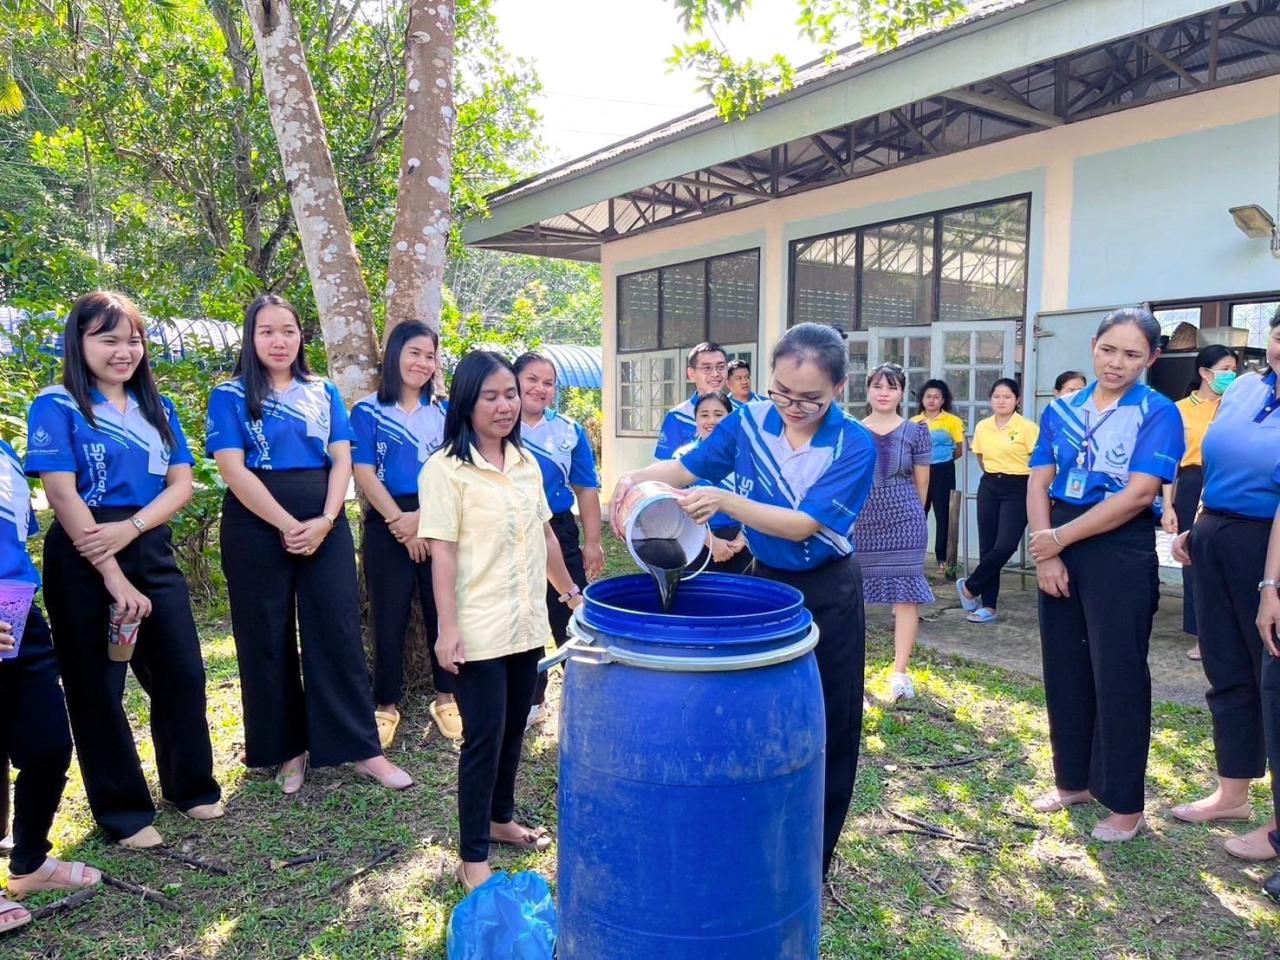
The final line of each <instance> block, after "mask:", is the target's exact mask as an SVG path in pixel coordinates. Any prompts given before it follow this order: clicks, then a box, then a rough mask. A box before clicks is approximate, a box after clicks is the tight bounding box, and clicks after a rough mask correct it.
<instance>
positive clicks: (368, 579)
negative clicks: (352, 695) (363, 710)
mask: <svg viewBox="0 0 1280 960" xmlns="http://www.w3.org/2000/svg"><path fill="white" fill-rule="evenodd" d="M395 501H396V506H398V507H399V508H400V509H401V510H403V511H404V512H405V513H409V512H411V511H414V510H417V509H418V498H417V496H416V495H413V494H410V495H408V496H403V497H396V498H395ZM361 553H362V555H363V557H364V580H365V585H366V587H367V588H368V591H369V618H370V620H371V621H372V624H373V702H374V703H399V702H400V699H401V697H403V696H404V646H405V643H406V641H407V640H408V636H407V634H408V631H409V618H410V615H411V614H412V612H413V596H414V593H415V592H416V593H417V595H418V602H419V604H421V607H422V623H423V626H424V627H425V628H426V640H427V652H428V655H429V656H430V657H431V681H432V685H433V686H434V687H435V690H436V693H453V692H454V677H453V674H452V673H450V672H449V671H448V670H442V669H440V663H439V661H437V660H436V648H435V643H436V636H437V634H438V632H439V631H438V629H437V627H438V624H437V622H436V595H435V593H434V591H433V590H432V589H431V561H430V560H427V561H425V562H423V563H414V562H413V558H412V557H410V556H409V551H408V550H406V549H405V547H404V544H402V543H397V542H396V538H395V537H393V536H392V535H391V528H390V527H388V526H387V522H386V520H384V519H383V517H382V514H380V513H378V511H377V510H374V509H373V508H372V507H369V508H368V509H366V510H365V513H364V537H363V539H362V541H361Z"/></svg>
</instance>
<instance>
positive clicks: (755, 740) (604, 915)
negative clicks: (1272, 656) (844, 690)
mask: <svg viewBox="0 0 1280 960" xmlns="http://www.w3.org/2000/svg"><path fill="white" fill-rule="evenodd" d="M572 632H573V635H574V639H573V640H572V641H571V642H570V644H569V645H568V646H569V647H571V654H570V656H569V659H567V660H566V669H565V679H564V693H563V702H562V707H561V720H560V784H559V803H560V809H559V829H558V834H559V841H558V842H559V872H558V896H559V900H560V935H559V940H558V942H557V950H558V953H557V956H558V957H559V958H560V960H790V958H796V960H801V958H803V960H814V958H816V957H817V956H818V932H819V923H820V919H821V908H822V806H823V805H822V792H823V752H824V750H825V747H826V727H825V722H824V717H823V705H822V688H821V685H820V683H819V680H818V667H817V663H816V661H815V660H814V656H813V653H812V650H813V647H814V644H815V643H816V642H817V631H816V628H815V627H814V625H813V618H812V616H811V615H810V614H809V612H808V611H807V610H806V609H805V608H804V602H803V599H802V597H801V595H800V592H799V591H798V590H795V589H793V588H792V587H789V586H786V585H785V584H780V583H774V582H772V581H769V580H761V579H757V578H754V577H744V576H734V575H727V574H703V575H702V576H700V577H698V578H696V579H693V580H690V581H688V582H686V583H684V584H682V585H681V589H680V594H679V597H678V599H677V602H676V605H675V607H674V608H673V609H672V610H671V611H670V612H669V613H663V612H662V610H661V606H660V604H659V602H658V596H657V590H656V589H655V585H654V583H653V581H652V580H651V579H650V578H649V577H648V576H645V575H635V576H626V577H615V578H612V579H609V580H601V581H598V582H596V583H593V584H592V585H591V586H589V587H588V588H587V590H586V603H585V605H584V606H583V607H582V608H581V610H580V611H579V614H578V616H577V617H575V620H574V623H573V626H572Z"/></svg>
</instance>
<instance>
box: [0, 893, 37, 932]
mask: <svg viewBox="0 0 1280 960" xmlns="http://www.w3.org/2000/svg"><path fill="white" fill-rule="evenodd" d="M15 910H22V911H24V912H25V913H26V916H25V917H19V918H18V919H17V920H6V919H5V917H7V916H8V915H9V914H11V913H13V912H14V911H15ZM30 922H31V911H30V910H27V908H26V907H24V906H23V905H22V904H20V903H14V902H13V901H12V900H6V899H5V898H4V897H0V936H3V935H4V934H6V933H12V932H13V931H14V930H17V929H19V928H20V927H25V926H26V925H27V924H28V923H30Z"/></svg>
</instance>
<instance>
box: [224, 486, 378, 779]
mask: <svg viewBox="0 0 1280 960" xmlns="http://www.w3.org/2000/svg"><path fill="white" fill-rule="evenodd" d="M255 473H256V474H257V476H258V478H259V479H260V480H261V481H262V482H263V483H264V484H266V486H267V489H268V490H270V491H271V495H272V496H273V497H275V499H276V501H277V502H278V503H279V504H280V505H281V506H282V507H284V508H285V509H286V510H288V511H289V513H291V514H292V515H293V516H295V517H297V518H299V519H306V520H309V519H311V518H312V517H318V516H320V514H322V513H323V512H324V501H325V496H326V495H327V491H328V484H329V472H328V471H327V470H262V471H255ZM219 539H220V543H221V546H222V570H223V573H225V574H226V577H227V594H228V597H229V599H230V601H231V627H232V630H233V631H234V633H235V639H236V657H237V659H238V660H239V663H240V693H241V697H242V700H243V704H244V740H245V757H246V759H247V762H248V764H249V766H251V767H270V766H276V765H278V764H281V763H284V762H285V761H286V760H289V759H291V758H293V757H296V756H298V755H299V754H301V753H303V752H304V751H307V752H309V753H310V763H311V765H312V766H315V767H326V766H334V765H336V764H339V763H350V762H352V761H355V760H368V759H369V758H370V757H376V756H378V755H380V754H381V753H382V747H381V746H380V744H379V743H378V731H377V727H376V726H375V725H374V722H373V703H372V702H371V698H370V690H369V673H368V669H367V668H366V666H365V661H364V649H363V647H362V645H361V642H360V595H359V593H360V592H359V588H358V586H357V583H356V555H355V544H354V541H353V540H352V538H351V528H350V527H349V526H348V525H347V517H346V514H344V513H339V514H338V522H337V523H336V524H335V525H334V528H333V530H332V532H330V534H329V535H328V536H327V537H325V539H324V542H323V543H322V544H321V546H320V549H318V550H317V551H316V552H315V553H314V554H312V555H311V556H309V557H302V556H297V555H295V554H292V553H288V552H286V551H285V549H284V540H283V538H282V537H281V535H280V532H279V531H278V530H276V528H275V527H273V526H271V525H270V524H268V523H266V522H264V521H263V520H260V519H259V518H258V517H257V516H255V515H254V514H253V513H251V512H250V511H249V509H248V508H247V507H245V506H244V505H243V504H241V503H240V501H239V500H237V499H236V498H235V495H234V494H232V493H231V491H230V490H228V491H227V495H226V499H225V500H224V501H223V503H222V528H221V531H220V537H219ZM402 549H403V548H402ZM299 647H301V657H299ZM304 684H305V687H306V693H305V694H304V693H303V686H304Z"/></svg>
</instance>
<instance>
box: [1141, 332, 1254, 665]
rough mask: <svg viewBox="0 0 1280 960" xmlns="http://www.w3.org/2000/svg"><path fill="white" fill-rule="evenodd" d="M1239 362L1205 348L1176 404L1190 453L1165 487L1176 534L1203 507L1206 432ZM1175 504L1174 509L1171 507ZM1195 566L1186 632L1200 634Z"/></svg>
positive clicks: (1185, 587)
mask: <svg viewBox="0 0 1280 960" xmlns="http://www.w3.org/2000/svg"><path fill="white" fill-rule="evenodd" d="M1238 366H1239V362H1238V361H1237V360H1236V355H1235V354H1234V353H1232V352H1231V351H1230V350H1228V349H1227V348H1226V347H1224V346H1222V345H1221V344H1217V343H1215V344H1213V345H1212V346H1208V347H1205V348H1204V349H1203V350H1201V351H1200V352H1199V353H1197V354H1196V378H1195V380H1193V381H1192V382H1191V392H1190V393H1188V394H1187V396H1186V397H1184V398H1183V399H1181V400H1179V401H1178V402H1177V404H1176V406H1177V408H1178V413H1179V414H1181V415H1182V427H1183V429H1184V430H1185V431H1186V437H1187V452H1186V453H1185V454H1184V455H1183V457H1182V463H1180V464H1178V479H1177V480H1175V481H1174V482H1173V483H1172V484H1170V485H1169V486H1167V487H1166V488H1165V490H1164V504H1165V510H1164V514H1163V516H1162V517H1161V518H1160V525H1161V526H1162V527H1164V529H1165V530H1166V531H1168V532H1169V533H1172V534H1175V535H1176V534H1178V533H1180V532H1181V531H1183V530H1190V529H1191V524H1192V522H1193V521H1194V520H1195V518H1196V510H1197V509H1198V508H1199V506H1200V488H1201V487H1202V486H1203V485H1204V470H1203V469H1201V467H1202V464H1203V463H1204V461H1203V459H1202V458H1201V453H1200V448H1201V445H1202V444H1203V443H1204V434H1205V431H1206V430H1208V429H1209V424H1211V423H1212V422H1213V418H1214V417H1216V416H1217V415H1218V404H1219V403H1220V402H1221V400H1222V395H1223V394H1224V393H1226V392H1227V387H1229V386H1231V384H1232V383H1234V382H1235V379H1236V369H1237V367H1238ZM1169 504H1173V509H1172V510H1170V509H1169ZM1191 580H1192V577H1191V568H1190V567H1183V568H1182V632H1183V633H1187V634H1190V635H1191V636H1193V637H1198V636H1199V631H1198V630H1197V629H1196V611H1195V606H1194V603H1193V599H1192V587H1191ZM1187 656H1188V657H1190V658H1191V659H1192V660H1199V659H1200V642H1199V640H1197V641H1196V643H1195V645H1194V646H1193V647H1192V648H1191V649H1190V650H1188V651H1187Z"/></svg>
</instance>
